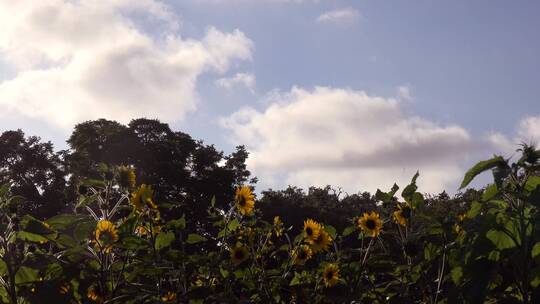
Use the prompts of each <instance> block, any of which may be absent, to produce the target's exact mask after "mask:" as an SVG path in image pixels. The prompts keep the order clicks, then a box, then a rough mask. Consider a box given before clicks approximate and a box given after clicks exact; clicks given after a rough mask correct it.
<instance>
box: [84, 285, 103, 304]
mask: <svg viewBox="0 0 540 304" xmlns="http://www.w3.org/2000/svg"><path fill="white" fill-rule="evenodd" d="M86 296H87V297H88V299H90V300H91V301H93V302H95V303H99V304H101V303H103V297H102V296H101V294H100V293H99V292H98V291H97V290H96V288H95V287H89V288H88V290H87V292H86Z"/></svg>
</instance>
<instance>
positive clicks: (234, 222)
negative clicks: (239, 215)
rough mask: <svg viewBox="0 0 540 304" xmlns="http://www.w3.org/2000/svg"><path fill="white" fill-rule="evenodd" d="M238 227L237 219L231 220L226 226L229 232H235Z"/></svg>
mask: <svg viewBox="0 0 540 304" xmlns="http://www.w3.org/2000/svg"><path fill="white" fill-rule="evenodd" d="M238 227H240V222H238V220H237V219H233V220H232V221H230V222H229V224H228V225H227V228H228V229H229V230H230V231H235V230H236V228H238Z"/></svg>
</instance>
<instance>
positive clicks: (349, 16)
mask: <svg viewBox="0 0 540 304" xmlns="http://www.w3.org/2000/svg"><path fill="white" fill-rule="evenodd" d="M359 18H360V12H359V11H358V10H356V9H354V8H352V7H348V8H341V9H336V10H332V11H327V12H324V13H322V14H321V15H320V16H319V17H318V18H317V22H320V23H333V24H345V25H348V24H354V23H355V22H357V21H358V19H359Z"/></svg>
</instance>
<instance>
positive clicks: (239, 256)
mask: <svg viewBox="0 0 540 304" xmlns="http://www.w3.org/2000/svg"><path fill="white" fill-rule="evenodd" d="M230 254H231V260H232V262H233V264H234V265H240V264H242V262H244V261H245V260H247V259H248V257H249V252H248V250H247V248H246V247H245V246H242V245H240V246H235V247H234V248H232V249H231V250H230Z"/></svg>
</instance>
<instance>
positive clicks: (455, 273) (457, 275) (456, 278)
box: [450, 266, 463, 285]
mask: <svg viewBox="0 0 540 304" xmlns="http://www.w3.org/2000/svg"><path fill="white" fill-rule="evenodd" d="M462 276H463V268H461V266H458V267H455V268H452V270H451V271H450V277H451V278H452V281H453V282H454V284H456V285H457V284H459V282H460V281H461V277H462Z"/></svg>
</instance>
